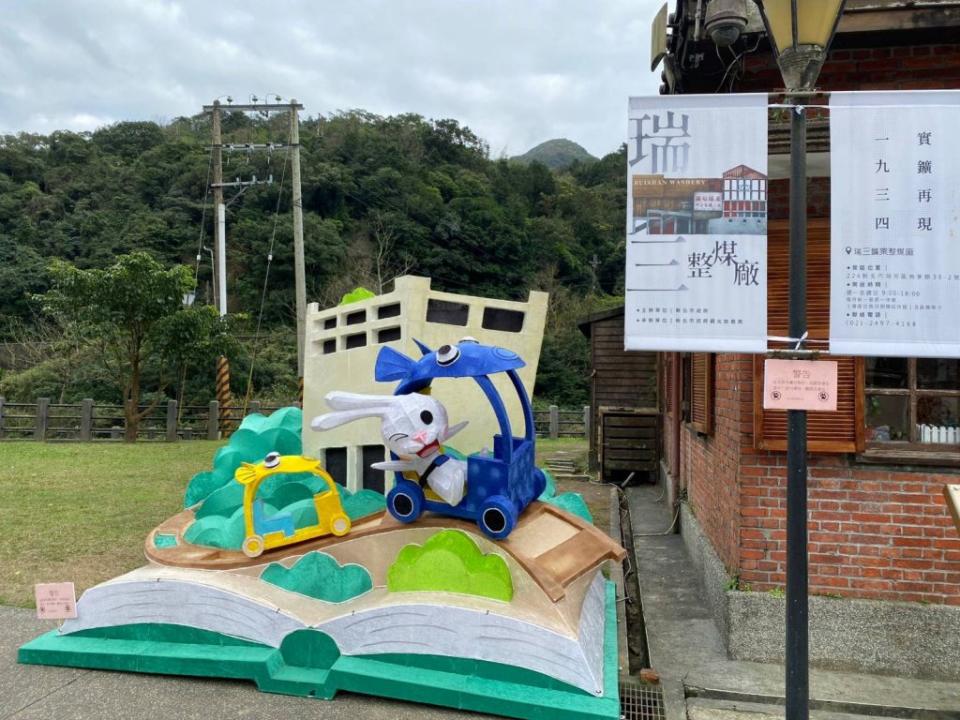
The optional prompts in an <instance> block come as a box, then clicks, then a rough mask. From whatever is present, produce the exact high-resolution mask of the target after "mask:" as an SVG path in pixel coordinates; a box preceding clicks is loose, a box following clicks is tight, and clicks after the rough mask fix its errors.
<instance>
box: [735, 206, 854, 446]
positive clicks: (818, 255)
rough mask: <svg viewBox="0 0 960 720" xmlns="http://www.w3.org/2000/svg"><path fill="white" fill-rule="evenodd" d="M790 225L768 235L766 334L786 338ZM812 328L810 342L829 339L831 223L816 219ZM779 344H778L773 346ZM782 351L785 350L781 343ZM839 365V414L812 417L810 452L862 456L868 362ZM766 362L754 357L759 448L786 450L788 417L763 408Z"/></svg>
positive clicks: (780, 224) (810, 283)
mask: <svg viewBox="0 0 960 720" xmlns="http://www.w3.org/2000/svg"><path fill="white" fill-rule="evenodd" d="M788 282H789V226H788V224H787V222H786V221H783V220H777V221H772V222H770V224H769V227H768V235H767V329H768V333H769V334H770V335H778V336H781V337H787V336H788V335H789V332H788V329H789V317H788V313H787V294H788V289H789V285H788ZM807 327H808V332H809V337H811V338H816V339H818V340H826V339H827V338H829V337H830V222H829V220H828V219H826V218H811V219H810V220H809V221H808V226H807ZM771 344H772V345H776V344H775V343H771ZM779 346H780V347H786V345H784V344H782V343H780V344H779ZM829 359H830V360H836V361H837V380H838V389H837V393H838V395H837V411H836V412H810V413H807V449H808V450H809V451H810V452H837V453H847V452H858V451H860V450H862V449H863V432H862V430H861V427H862V425H863V368H864V365H863V359H862V358H853V357H841V356H831V357H830V358H829ZM763 360H764V358H763V357H762V356H760V355H756V356H754V361H753V362H754V365H753V428H754V434H753V437H754V446H755V447H757V448H758V449H763V450H786V448H787V413H786V412H785V411H783V410H764V409H763Z"/></svg>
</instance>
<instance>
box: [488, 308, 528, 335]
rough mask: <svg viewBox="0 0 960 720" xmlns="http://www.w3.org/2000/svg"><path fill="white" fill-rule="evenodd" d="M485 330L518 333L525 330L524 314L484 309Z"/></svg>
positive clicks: (500, 309)
mask: <svg viewBox="0 0 960 720" xmlns="http://www.w3.org/2000/svg"><path fill="white" fill-rule="evenodd" d="M483 328H484V330H500V331H501V332H513V333H518V332H520V331H521V330H523V313H522V312H519V311H517V310H504V309H503V308H493V307H488V308H484V309H483Z"/></svg>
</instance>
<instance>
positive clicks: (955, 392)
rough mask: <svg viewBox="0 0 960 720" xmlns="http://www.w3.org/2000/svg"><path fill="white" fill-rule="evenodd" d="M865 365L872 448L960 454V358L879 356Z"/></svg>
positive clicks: (868, 436)
mask: <svg viewBox="0 0 960 720" xmlns="http://www.w3.org/2000/svg"><path fill="white" fill-rule="evenodd" d="M865 364H866V371H865V377H864V403H865V406H866V407H865V412H864V419H865V426H866V427H865V432H866V438H865V440H866V444H867V446H868V448H878V449H898V448H899V449H906V450H918V451H934V452H947V453H956V454H957V455H958V457H960V360H956V359H943V358H886V357H876V358H867V359H866V361H865Z"/></svg>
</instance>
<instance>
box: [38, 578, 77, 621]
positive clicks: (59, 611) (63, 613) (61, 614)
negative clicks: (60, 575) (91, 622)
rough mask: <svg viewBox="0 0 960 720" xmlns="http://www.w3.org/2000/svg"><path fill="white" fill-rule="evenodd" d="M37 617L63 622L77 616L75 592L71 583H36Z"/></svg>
mask: <svg viewBox="0 0 960 720" xmlns="http://www.w3.org/2000/svg"><path fill="white" fill-rule="evenodd" d="M34 592H35V593H36V597H37V617H38V618H40V619H41V620H65V619H67V618H75V617H76V616H77V591H76V590H75V589H74V587H73V583H72V582H60V583H38V584H37V585H35V586H34Z"/></svg>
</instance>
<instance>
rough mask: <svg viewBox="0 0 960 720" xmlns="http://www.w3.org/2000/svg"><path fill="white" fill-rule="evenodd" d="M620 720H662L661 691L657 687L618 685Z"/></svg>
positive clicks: (637, 684)
mask: <svg viewBox="0 0 960 720" xmlns="http://www.w3.org/2000/svg"><path fill="white" fill-rule="evenodd" d="M620 717H621V719H622V720H664V715H663V690H661V689H660V686H659V685H644V684H641V683H635V682H621V683H620Z"/></svg>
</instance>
